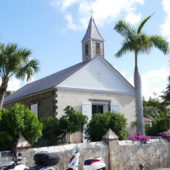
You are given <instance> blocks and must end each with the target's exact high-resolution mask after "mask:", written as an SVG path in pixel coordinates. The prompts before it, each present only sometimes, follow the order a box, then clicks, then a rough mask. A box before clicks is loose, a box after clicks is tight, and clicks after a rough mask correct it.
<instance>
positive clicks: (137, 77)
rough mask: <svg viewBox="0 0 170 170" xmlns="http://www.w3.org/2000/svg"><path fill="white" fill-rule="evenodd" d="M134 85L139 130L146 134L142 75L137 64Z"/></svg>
mask: <svg viewBox="0 0 170 170" xmlns="http://www.w3.org/2000/svg"><path fill="white" fill-rule="evenodd" d="M134 86H135V101H136V118H137V132H139V133H140V134H142V135H145V130H144V121H143V100H142V90H141V89H142V88H141V77H140V74H139V71H138V67H137V66H135V72H134Z"/></svg>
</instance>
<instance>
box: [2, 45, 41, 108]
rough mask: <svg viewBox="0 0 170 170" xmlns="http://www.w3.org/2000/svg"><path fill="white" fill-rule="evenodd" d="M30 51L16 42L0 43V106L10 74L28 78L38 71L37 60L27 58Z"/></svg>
mask: <svg viewBox="0 0 170 170" xmlns="http://www.w3.org/2000/svg"><path fill="white" fill-rule="evenodd" d="M30 55H31V51H30V50H28V49H25V48H18V45H17V44H7V45H5V44H3V43H1V44H0V77H1V85H0V108H2V106H3V101H4V96H5V92H6V90H7V87H8V82H9V80H10V78H11V77H12V76H15V77H16V78H18V79H22V80H23V79H25V78H26V79H27V80H29V79H30V78H31V76H32V75H33V74H34V73H35V72H37V71H38V69H39V68H38V61H37V60H35V59H31V60H30V59H29V57H30Z"/></svg>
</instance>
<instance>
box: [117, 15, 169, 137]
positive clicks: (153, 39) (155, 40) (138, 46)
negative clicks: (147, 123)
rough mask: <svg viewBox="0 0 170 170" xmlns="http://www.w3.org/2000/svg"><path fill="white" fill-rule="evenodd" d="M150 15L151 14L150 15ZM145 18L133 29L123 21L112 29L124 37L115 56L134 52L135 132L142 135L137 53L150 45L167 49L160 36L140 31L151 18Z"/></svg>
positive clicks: (141, 103) (147, 48) (143, 132)
mask: <svg viewBox="0 0 170 170" xmlns="http://www.w3.org/2000/svg"><path fill="white" fill-rule="evenodd" d="M151 16H152V15H151ZM151 16H149V17H147V18H145V19H144V20H143V21H142V22H141V23H140V24H139V26H138V28H137V29H135V28H134V27H133V26H131V25H130V24H129V23H127V22H125V21H122V20H120V21H118V22H117V23H116V25H115V27H114V29H115V30H116V31H117V32H118V33H120V34H121V35H122V36H123V37H124V41H123V44H122V47H121V48H120V50H119V51H118V52H117V53H116V57H121V56H122V55H123V54H125V53H126V52H128V51H130V52H134V57H135V70H134V87H135V101H136V116H137V132H139V133H141V134H142V135H144V134H145V131H144V122H143V102H142V93H141V78H140V74H139V71H138V54H139V53H149V52H150V50H151V48H152V47H156V48H158V49H159V50H160V51H162V52H163V53H164V54H167V53H168V51H169V44H168V42H167V41H166V40H165V39H164V38H163V37H161V36H158V35H152V36H149V35H147V34H145V33H143V32H142V28H143V26H144V25H145V23H146V22H147V21H148V20H149V19H150V18H151Z"/></svg>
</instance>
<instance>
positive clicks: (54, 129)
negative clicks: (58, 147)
mask: <svg viewBox="0 0 170 170" xmlns="http://www.w3.org/2000/svg"><path fill="white" fill-rule="evenodd" d="M42 123H43V136H42V138H43V139H44V140H46V142H47V144H48V145H53V144H56V143H58V141H59V140H62V139H63V138H64V137H65V136H66V134H72V133H75V132H82V131H83V127H84V125H85V124H86V123H87V117H86V116H85V115H83V114H82V113H80V112H78V111H75V110H74V109H73V108H72V107H71V106H67V107H66V108H65V115H64V116H62V117H61V118H54V117H47V118H44V119H43V120H42Z"/></svg>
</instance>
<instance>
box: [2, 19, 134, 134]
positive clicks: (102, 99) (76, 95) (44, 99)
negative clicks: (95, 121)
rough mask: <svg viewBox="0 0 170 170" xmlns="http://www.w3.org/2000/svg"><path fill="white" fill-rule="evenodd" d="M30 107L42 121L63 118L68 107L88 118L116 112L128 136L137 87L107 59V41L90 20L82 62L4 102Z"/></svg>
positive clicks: (40, 81) (34, 83) (38, 81)
mask: <svg viewBox="0 0 170 170" xmlns="http://www.w3.org/2000/svg"><path fill="white" fill-rule="evenodd" d="M15 103H23V104H25V105H27V106H29V107H30V108H31V109H32V110H33V111H34V112H36V113H37V114H38V116H39V117H46V116H56V117H61V116H62V115H63V114H64V108H65V107H66V106H68V105H70V106H72V107H73V108H75V109H76V110H77V111H80V112H82V113H83V114H85V115H87V116H88V118H89V120H90V119H91V117H92V115H93V114H96V113H105V112H108V111H116V112H117V113H118V114H120V113H122V114H124V115H125V117H126V118H127V121H128V132H129V134H134V132H135V129H134V128H133V127H132V125H131V123H132V122H135V121H136V114H135V96H134V87H133V86H132V85H131V84H130V83H129V82H128V81H127V80H126V79H125V78H124V77H123V76H122V75H121V74H120V73H119V72H118V71H117V70H116V69H115V68H114V67H113V66H112V65H111V64H110V63H109V62H108V61H107V60H106V59H105V56H104V40H103V38H102V36H101V35H100V33H99V31H98V29H97V27H96V24H95V21H94V19H93V18H92V17H91V18H90V21H89V25H88V28H87V31H86V33H85V36H84V38H83V40H82V62H80V63H78V64H76V65H73V66H71V67H69V68H66V69H64V70H61V71H59V72H57V73H54V74H52V75H49V76H47V77H44V78H42V79H40V80H37V81H35V82H32V83H29V84H27V85H25V86H24V87H22V88H21V89H19V90H18V91H16V92H14V93H13V94H11V95H10V96H8V97H7V98H6V99H5V103H4V106H5V107H11V106H13V105H14V104H15Z"/></svg>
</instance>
